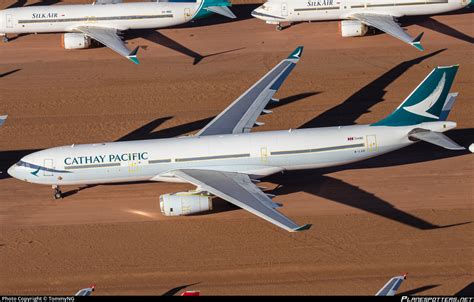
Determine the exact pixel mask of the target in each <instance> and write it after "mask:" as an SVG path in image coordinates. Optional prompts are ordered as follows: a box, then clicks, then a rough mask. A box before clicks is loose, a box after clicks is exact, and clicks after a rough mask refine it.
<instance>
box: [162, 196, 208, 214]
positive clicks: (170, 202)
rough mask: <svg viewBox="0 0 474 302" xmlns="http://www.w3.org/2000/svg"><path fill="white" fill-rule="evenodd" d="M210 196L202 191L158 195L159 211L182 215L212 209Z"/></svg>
mask: <svg viewBox="0 0 474 302" xmlns="http://www.w3.org/2000/svg"><path fill="white" fill-rule="evenodd" d="M212 198H213V196H209V195H206V194H203V193H192V192H178V193H173V194H164V195H161V196H160V209H161V213H162V214H163V215H165V216H182V215H189V214H194V213H200V212H205V211H210V210H212Z"/></svg>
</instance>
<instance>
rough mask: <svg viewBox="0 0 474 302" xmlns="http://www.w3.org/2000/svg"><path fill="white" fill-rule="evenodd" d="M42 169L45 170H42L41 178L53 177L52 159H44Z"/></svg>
mask: <svg viewBox="0 0 474 302" xmlns="http://www.w3.org/2000/svg"><path fill="white" fill-rule="evenodd" d="M44 167H45V168H46V169H44V170H43V176H53V171H52V170H53V169H54V161H53V160H52V159H49V158H48V159H45V160H44Z"/></svg>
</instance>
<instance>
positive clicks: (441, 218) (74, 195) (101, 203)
mask: <svg viewBox="0 0 474 302" xmlns="http://www.w3.org/2000/svg"><path fill="white" fill-rule="evenodd" d="M71 2H72V1H71ZM83 2H90V1H83ZM244 2H246V3H247V4H242V3H244ZM12 3H13V1H11V0H8V1H7V0H1V1H0V5H1V7H2V8H4V7H7V6H8V5H10V4H12ZM68 3H70V2H69V1H68ZM253 3H254V1H240V2H236V3H235V5H234V7H233V10H234V11H235V12H236V14H237V16H238V17H239V18H238V19H237V20H233V21H231V20H226V19H225V18H221V17H218V16H217V17H211V18H208V19H204V20H201V21H196V22H194V23H192V24H187V25H186V26H181V27H179V28H171V29H162V30H159V31H138V32H132V33H130V34H128V35H127V39H128V43H129V47H130V48H132V47H134V46H136V45H139V46H142V49H140V51H139V58H140V60H141V64H140V65H137V66H135V65H134V64H132V63H130V62H129V61H127V60H125V59H124V58H122V57H120V56H118V55H117V54H115V53H114V52H112V51H111V50H109V49H107V48H104V47H100V48H93V49H86V50H76V51H70V50H64V49H62V48H61V46H60V45H61V43H60V39H61V38H60V35H59V34H43V35H34V34H32V35H24V36H20V37H18V38H15V37H12V38H13V39H12V41H11V42H9V43H0V114H8V115H9V118H8V120H7V121H6V123H5V125H4V126H3V127H2V128H0V171H1V173H2V174H0V230H1V232H0V263H1V269H0V294H3V295H20V294H27V295H70V294H73V293H75V292H76V291H77V290H78V289H79V288H82V287H86V286H88V285H89V284H96V285H97V289H96V292H95V294H96V295H131V294H147V295H161V294H164V293H166V292H168V291H170V290H171V289H173V288H176V287H180V286H187V285H189V286H187V287H186V289H199V290H201V292H202V294H203V295H280V294H281V295H288V294H296V295H351V294H355V295H373V294H375V293H376V292H377V290H378V289H379V288H380V287H381V286H382V285H384V284H385V282H386V281H387V280H388V279H389V278H390V277H392V276H395V275H398V274H402V273H405V272H408V279H407V280H406V281H405V282H404V283H403V284H402V286H401V288H400V293H401V294H421V295H453V294H457V293H466V292H469V290H470V293H471V295H472V294H473V293H472V282H473V273H472V272H473V271H474V270H473V260H474V259H473V258H474V250H473V249H474V248H473V247H474V223H473V221H474V212H473V201H474V194H473V193H474V192H473V188H474V181H473V176H474V160H473V159H474V157H473V155H472V154H470V153H469V152H453V151H448V150H444V149H441V148H439V147H436V146H432V145H429V144H426V143H418V144H416V145H414V146H411V147H409V148H406V149H404V150H400V151H397V152H394V153H390V154H386V155H384V156H382V157H380V158H376V159H373V160H369V161H364V162H360V163H357V164H353V165H348V166H343V167H336V168H333V169H327V170H311V171H301V172H292V173H287V174H284V175H278V176H273V177H270V178H268V179H265V183H264V185H265V186H267V187H268V188H269V193H273V194H276V195H277V197H276V198H275V199H274V201H276V202H279V203H282V204H283V205H284V207H283V208H282V209H281V211H282V212H283V213H284V214H285V215H287V216H289V217H291V218H292V219H293V220H295V221H296V222H298V223H312V224H313V227H312V228H311V229H310V230H309V231H307V232H303V233H296V234H294V233H287V232H285V231H283V230H281V229H279V228H277V227H275V226H273V225H271V224H269V223H267V222H265V221H263V220H262V219H259V218H258V217H256V216H254V215H252V214H250V213H247V212H246V211H244V210H241V209H238V208H235V207H233V206H231V205H229V204H227V203H225V202H224V201H221V200H217V201H216V202H215V210H214V211H213V212H212V213H204V214H202V215H194V216H188V217H177V218H169V217H164V216H162V215H161V214H160V212H159V204H158V197H159V195H160V194H164V193H171V192H178V191H184V190H189V189H192V188H193V186H191V185H186V184H168V183H151V182H150V183H139V184H122V185H100V186H93V187H86V188H78V187H65V188H64V191H65V192H67V193H66V195H67V196H66V198H64V199H62V200H59V201H55V200H53V194H52V190H51V188H50V187H48V186H41V185H34V184H29V183H25V182H21V181H19V180H16V179H12V178H10V177H9V176H8V175H7V173H6V170H7V169H8V167H9V166H10V165H12V164H14V163H15V162H16V161H18V160H19V159H20V158H21V157H22V156H24V155H26V154H28V153H30V152H33V151H35V150H39V149H43V148H49V147H53V146H58V145H68V144H73V143H75V144H80V143H94V142H103V141H115V140H133V139H146V138H165V137H172V136H178V135H185V134H191V133H194V132H196V131H197V130H199V129H200V128H202V127H203V126H204V125H205V124H206V123H207V122H208V121H209V120H210V119H211V118H212V117H214V116H215V115H216V114H218V113H219V112H220V111H222V110H223V109H224V108H225V107H226V106H228V105H229V104H230V103H231V102H232V101H233V100H234V99H235V98H236V97H238V96H239V95H240V94H241V93H243V92H244V91H245V90H246V89H247V88H248V87H249V86H251V85H252V84H253V83H254V82H255V81H256V80H258V79H259V78H260V77H261V76H263V75H264V74H265V73H266V72H267V71H268V70H269V69H270V68H272V67H273V66H274V65H275V64H277V63H278V62H279V61H280V60H281V59H282V58H285V57H286V56H287V55H288V54H289V53H290V52H291V51H292V50H293V49H294V48H295V47H296V46H299V45H304V46H305V49H304V53H303V57H302V59H301V61H300V62H299V63H298V66H297V67H296V68H295V70H294V71H293V73H292V74H291V75H290V77H289V78H288V79H287V81H286V82H285V84H284V85H283V86H282V87H281V89H280V91H279V92H278V93H277V95H276V96H277V97H278V98H280V99H281V102H280V103H279V104H278V105H277V106H275V107H274V108H273V111H274V114H270V115H265V116H263V117H261V119H260V120H261V121H263V122H265V125H264V126H261V127H258V128H257V129H255V131H267V130H277V129H290V128H301V127H303V128H304V127H322V126H336V125H348V124H363V123H370V122H374V121H377V120H379V119H381V118H383V117H384V116H386V115H387V114H389V113H390V112H391V111H392V110H393V109H394V108H396V107H397V106H398V105H399V104H400V102H401V101H403V99H404V98H405V97H406V96H407V95H408V94H409V93H410V92H411V91H412V90H413V89H414V88H415V87H416V86H417V85H418V83H419V82H420V81H422V80H423V78H424V77H425V76H426V75H427V74H428V73H429V72H430V71H431V70H432V68H434V67H435V66H437V65H451V64H460V69H459V72H458V75H457V77H456V80H455V83H454V86H453V88H452V91H458V92H459V93H460V94H459V97H458V99H457V102H456V104H455V106H454V109H453V111H452V113H451V115H450V120H453V121H456V122H457V123H458V128H457V129H455V130H452V131H449V132H448V133H447V135H448V136H450V137H451V138H452V139H454V140H455V141H457V142H458V143H460V144H462V145H463V146H468V145H469V144H471V143H473V142H474V129H473V125H474V107H473V99H474V88H473V87H474V78H473V71H474V70H473V68H474V61H473V60H472V58H473V54H474V52H473V46H472V42H473V40H472V36H473V35H474V27H473V14H472V10H471V11H467V10H464V11H461V12H456V13H451V14H445V15H441V16H434V17H431V18H429V17H418V18H410V19H404V20H403V23H402V24H403V25H404V26H406V28H407V30H408V32H409V33H410V34H412V35H416V34H418V33H419V32H421V31H424V32H425V35H424V37H423V45H424V47H425V49H426V50H425V51H424V52H419V51H417V50H416V49H414V48H412V47H410V46H408V45H405V44H404V43H402V42H400V41H398V40H397V39H394V38H392V37H390V36H388V35H386V34H378V35H372V36H367V37H361V38H342V37H341V36H340V34H339V33H338V23H337V22H321V23H302V24H297V25H295V26H292V27H290V28H287V29H285V30H283V31H282V32H277V31H275V29H274V26H272V25H267V24H265V23H264V22H263V21H261V20H256V19H253V18H251V17H250V15H249V14H250V11H251V10H252V9H254V8H255V7H256V6H257V4H253ZM58 5H61V4H58ZM173 41H174V42H173Z"/></svg>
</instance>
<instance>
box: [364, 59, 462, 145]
mask: <svg viewBox="0 0 474 302" xmlns="http://www.w3.org/2000/svg"><path fill="white" fill-rule="evenodd" d="M458 68H459V65H452V66H438V67H436V68H435V69H433V71H432V72H431V73H430V74H429V75H428V76H427V77H426V78H425V79H424V80H423V82H421V83H420V84H419V85H418V87H416V89H415V90H413V92H412V93H411V94H410V95H409V96H408V97H407V98H406V99H405V100H404V101H403V103H402V104H401V105H400V106H398V107H397V109H395V111H394V112H392V113H391V114H390V115H389V116H387V117H386V118H384V119H383V120H381V121H378V122H376V123H374V124H372V125H371V126H389V127H399V126H412V125H413V126H414V125H419V124H422V123H427V122H438V121H445V120H446V119H447V117H448V115H449V112H450V111H451V108H452V107H453V104H454V102H455V100H456V97H457V95H458V94H457V93H449V90H450V89H451V86H452V84H453V81H454V77H455V76H456V73H457V71H458ZM451 128H454V127H451ZM408 138H409V139H410V140H413V141H418V140H423V141H426V142H429V143H432V144H435V145H438V146H441V147H443V148H446V149H451V150H463V149H465V148H464V147H462V146H459V145H458V144H456V143H455V142H453V141H452V140H451V139H449V138H448V137H447V136H445V135H443V134H442V133H440V132H435V131H431V130H429V129H423V128H415V129H414V130H413V131H411V132H410V133H409V134H408Z"/></svg>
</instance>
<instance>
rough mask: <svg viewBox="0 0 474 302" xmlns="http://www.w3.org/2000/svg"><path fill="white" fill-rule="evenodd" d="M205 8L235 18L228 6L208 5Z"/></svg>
mask: <svg viewBox="0 0 474 302" xmlns="http://www.w3.org/2000/svg"><path fill="white" fill-rule="evenodd" d="M205 9H206V10H208V11H210V12H213V13H216V14H219V15H222V16H224V17H227V18H231V19H235V18H237V17H236V16H235V15H234V13H233V12H232V11H231V10H230V8H228V7H227V6H208V7H206V8H205Z"/></svg>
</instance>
